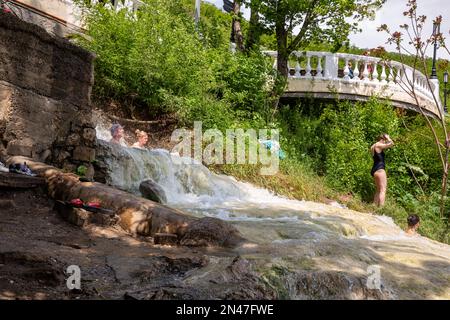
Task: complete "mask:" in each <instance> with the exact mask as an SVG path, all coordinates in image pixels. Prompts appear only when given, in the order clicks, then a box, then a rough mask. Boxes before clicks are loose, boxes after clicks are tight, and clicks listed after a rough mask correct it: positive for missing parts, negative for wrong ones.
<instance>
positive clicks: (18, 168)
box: [9, 162, 36, 177]
mask: <svg viewBox="0 0 450 320" xmlns="http://www.w3.org/2000/svg"><path fill="white" fill-rule="evenodd" d="M9 172H12V173H20V174H25V175H27V176H31V177H35V176H36V174H35V173H33V172H32V171H31V169H30V168H29V167H28V166H27V163H26V162H24V163H23V164H21V163H12V164H10V165H9Z"/></svg>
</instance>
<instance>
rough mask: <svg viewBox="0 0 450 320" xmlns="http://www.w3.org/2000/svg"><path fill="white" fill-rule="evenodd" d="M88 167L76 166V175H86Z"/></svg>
mask: <svg viewBox="0 0 450 320" xmlns="http://www.w3.org/2000/svg"><path fill="white" fill-rule="evenodd" d="M87 170H88V168H87V167H86V166H83V165H81V166H78V168H77V175H79V176H80V177H84V176H85V175H86V172H87Z"/></svg>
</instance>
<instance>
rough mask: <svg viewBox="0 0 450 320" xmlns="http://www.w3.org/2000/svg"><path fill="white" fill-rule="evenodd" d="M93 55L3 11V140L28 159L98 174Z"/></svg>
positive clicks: (0, 116)
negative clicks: (92, 97) (95, 166)
mask: <svg viewBox="0 0 450 320" xmlns="http://www.w3.org/2000/svg"><path fill="white" fill-rule="evenodd" d="M93 59H94V56H93V54H91V53H89V52H87V51H85V50H83V49H81V48H79V47H77V46H75V45H73V44H71V43H70V42H69V41H67V40H65V39H62V38H57V37H54V36H51V35H50V34H48V33H47V32H46V31H45V30H44V29H42V28H40V27H38V26H36V25H34V24H30V23H27V22H24V21H22V20H20V19H18V18H16V17H15V16H14V15H12V14H4V13H0V140H1V144H2V146H0V148H2V147H3V149H4V151H6V153H7V155H22V156H27V157H31V158H33V159H36V160H39V161H43V162H47V163H51V164H53V165H56V166H58V167H63V168H66V169H68V170H70V171H73V170H75V169H76V168H77V167H78V166H79V165H85V166H86V167H88V169H89V172H90V173H92V174H93V172H92V165H91V162H92V160H94V159H95V143H96V135H95V129H94V125H93V123H92V119H91V108H90V94H91V89H92V85H93Z"/></svg>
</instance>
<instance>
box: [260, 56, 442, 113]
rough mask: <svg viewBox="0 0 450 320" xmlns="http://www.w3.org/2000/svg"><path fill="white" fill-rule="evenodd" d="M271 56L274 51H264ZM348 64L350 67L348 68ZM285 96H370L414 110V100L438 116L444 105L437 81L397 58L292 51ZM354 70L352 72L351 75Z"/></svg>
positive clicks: (352, 98)
mask: <svg viewBox="0 0 450 320" xmlns="http://www.w3.org/2000/svg"><path fill="white" fill-rule="evenodd" d="M264 53H265V54H266V55H268V56H271V57H273V58H274V60H275V61H274V68H276V66H277V52H276V51H265V52H264ZM349 63H351V66H352V67H351V69H350V68H349ZM288 68H289V76H288V85H287V89H286V91H285V93H284V95H283V97H285V98H289V97H290V98H295V97H316V98H333V99H334V98H337V99H348V100H358V101H365V100H368V99H369V98H370V97H372V96H374V95H375V96H378V97H380V98H385V99H390V101H391V102H392V104H393V105H394V106H396V107H400V108H405V109H411V110H414V111H417V112H420V110H419V109H418V107H417V103H416V99H415V98H414V95H413V94H411V92H412V90H414V92H415V96H416V97H417V100H418V102H419V104H420V106H421V107H422V108H423V110H424V112H425V113H426V114H427V115H431V116H433V117H437V118H440V117H441V116H442V115H443V114H444V113H443V106H442V103H441V101H440V98H439V81H438V80H437V79H436V80H434V79H431V80H427V78H426V76H425V75H424V74H422V73H421V72H419V71H417V70H415V71H414V69H413V68H411V67H409V66H406V65H402V64H401V63H400V62H396V61H384V60H381V59H380V58H376V57H370V56H360V55H353V54H346V53H330V52H315V51H306V52H297V51H296V52H293V53H292V54H291V56H290V59H289V63H288ZM352 73H353V74H352Z"/></svg>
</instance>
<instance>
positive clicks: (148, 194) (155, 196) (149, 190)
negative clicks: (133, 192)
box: [139, 179, 167, 203]
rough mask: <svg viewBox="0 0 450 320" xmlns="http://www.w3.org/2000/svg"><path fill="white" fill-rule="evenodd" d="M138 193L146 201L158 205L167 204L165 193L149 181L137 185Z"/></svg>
mask: <svg viewBox="0 0 450 320" xmlns="http://www.w3.org/2000/svg"><path fill="white" fill-rule="evenodd" d="M139 191H140V192H141V194H142V196H143V197H144V198H146V199H149V200H152V201H155V202H158V203H167V197H166V193H165V192H164V190H163V188H161V186H159V185H158V184H157V183H156V182H155V181H153V180H151V179H149V180H144V181H142V182H141V184H140V185H139Z"/></svg>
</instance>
